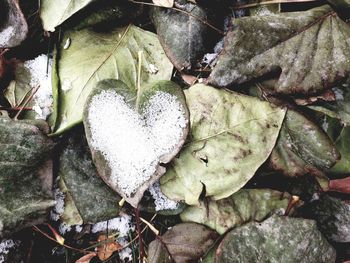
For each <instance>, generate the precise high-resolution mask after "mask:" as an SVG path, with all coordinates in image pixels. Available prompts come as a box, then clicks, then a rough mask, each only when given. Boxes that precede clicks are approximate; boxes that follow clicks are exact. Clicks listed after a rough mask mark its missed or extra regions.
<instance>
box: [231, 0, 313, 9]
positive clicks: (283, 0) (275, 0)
mask: <svg viewBox="0 0 350 263" xmlns="http://www.w3.org/2000/svg"><path fill="white" fill-rule="evenodd" d="M316 1H318V0H270V1H265V2H258V3H251V4H243V5H234V6H233V7H232V9H233V10H237V9H243V8H250V7H256V6H262V5H272V4H283V3H303V2H316Z"/></svg>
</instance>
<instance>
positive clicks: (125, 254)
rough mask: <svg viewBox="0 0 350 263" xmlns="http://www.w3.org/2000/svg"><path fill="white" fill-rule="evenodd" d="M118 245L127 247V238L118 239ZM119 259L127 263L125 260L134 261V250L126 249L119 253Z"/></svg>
mask: <svg viewBox="0 0 350 263" xmlns="http://www.w3.org/2000/svg"><path fill="white" fill-rule="evenodd" d="M117 242H118V244H120V245H121V246H122V247H123V246H126V245H127V244H128V240H127V239H126V238H118V239H117ZM118 254H119V258H120V259H121V260H122V261H123V262H125V260H128V261H127V262H129V261H132V250H131V248H129V247H126V248H124V249H122V250H120V251H119V252H118Z"/></svg>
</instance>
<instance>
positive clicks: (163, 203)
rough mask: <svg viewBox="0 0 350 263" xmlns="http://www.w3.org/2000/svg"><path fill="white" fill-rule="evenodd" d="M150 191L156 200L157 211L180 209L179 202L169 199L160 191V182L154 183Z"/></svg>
mask: <svg viewBox="0 0 350 263" xmlns="http://www.w3.org/2000/svg"><path fill="white" fill-rule="evenodd" d="M148 191H149V192H150V193H151V195H152V197H153V199H154V204H155V207H156V211H161V210H173V209H177V208H178V207H179V203H178V202H176V201H175V200H172V199H170V198H168V197H167V196H166V195H164V194H163V193H162V190H161V189H160V185H159V182H156V183H154V184H153V185H152V186H151V187H150V188H149V189H148Z"/></svg>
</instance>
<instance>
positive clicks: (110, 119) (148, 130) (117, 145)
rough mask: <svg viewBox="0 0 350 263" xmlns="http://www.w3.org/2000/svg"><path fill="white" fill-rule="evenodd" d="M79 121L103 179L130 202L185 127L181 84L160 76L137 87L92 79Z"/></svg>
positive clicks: (159, 171) (159, 170)
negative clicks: (90, 89)
mask: <svg viewBox="0 0 350 263" xmlns="http://www.w3.org/2000/svg"><path fill="white" fill-rule="evenodd" d="M84 126H85V131H86V136H87V139H88V143H89V146H90V149H91V152H92V156H93V159H94V163H95V165H96V168H97V170H98V172H99V175H100V176H101V177H102V179H103V180H104V181H105V182H106V183H107V184H108V185H109V186H110V187H111V188H112V189H113V190H115V191H116V192H118V193H119V194H120V195H121V196H122V197H124V198H125V200H126V201H127V202H129V203H130V204H131V205H132V206H134V207H136V206H137V205H138V203H139V201H140V200H141V198H142V196H143V193H144V191H145V190H146V189H147V188H148V187H149V186H150V185H152V184H153V183H154V182H155V181H156V180H158V179H159V178H160V176H161V175H163V174H164V173H165V168H164V167H163V166H162V165H161V164H162V163H163V164H164V163H168V162H169V161H170V160H171V159H172V158H173V157H174V156H175V155H176V154H177V153H178V151H179V150H180V149H181V146H182V145H183V143H184V142H185V139H186V136H187V134H188V129H189V113H188V110H187V106H186V102H185V97H184V95H183V92H182V90H181V88H180V87H179V86H178V85H176V84H175V83H173V82H171V81H160V82H157V83H156V84H154V85H152V86H150V87H148V88H144V89H142V90H141V91H140V92H137V91H136V90H135V89H130V88H128V87H127V86H126V84H124V83H123V82H122V81H120V80H111V79H109V80H103V81H100V82H99V83H98V84H97V87H96V89H94V90H93V92H92V94H90V96H89V99H88V100H87V102H86V105H85V114H84Z"/></svg>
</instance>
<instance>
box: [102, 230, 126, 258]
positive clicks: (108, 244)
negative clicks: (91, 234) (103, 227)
mask: <svg viewBox="0 0 350 263" xmlns="http://www.w3.org/2000/svg"><path fill="white" fill-rule="evenodd" d="M97 241H98V242H101V245H100V246H99V247H98V248H97V256H98V258H99V259H100V260H101V261H104V260H107V259H109V258H110V257H111V256H112V254H113V253H114V252H115V251H118V250H120V249H121V248H122V246H121V245H120V244H119V243H118V242H116V241H115V239H114V238H108V237H107V236H106V235H100V236H99V237H98V240H97Z"/></svg>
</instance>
